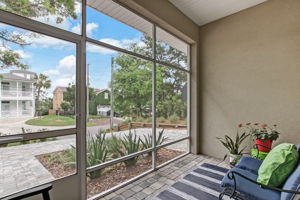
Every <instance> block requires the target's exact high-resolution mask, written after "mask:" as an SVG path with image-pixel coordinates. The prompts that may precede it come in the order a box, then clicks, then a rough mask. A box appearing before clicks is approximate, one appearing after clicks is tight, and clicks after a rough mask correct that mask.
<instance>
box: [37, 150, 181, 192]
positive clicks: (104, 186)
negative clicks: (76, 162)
mask: <svg viewBox="0 0 300 200" xmlns="http://www.w3.org/2000/svg"><path fill="white" fill-rule="evenodd" d="M183 153H184V152H183V151H177V150H172V149H166V148H162V149H159V150H158V152H157V165H161V164H163V163H164V162H166V161H168V160H171V159H172V158H175V157H177V156H179V155H181V154H183ZM52 154H62V151H59V152H54V153H52ZM36 158H37V159H38V160H39V161H40V162H41V163H42V164H43V166H44V167H45V168H46V169H47V170H48V171H49V172H50V173H51V174H52V175H53V176H54V177H55V178H62V177H64V176H67V175H71V174H73V173H75V172H76V170H75V169H74V168H71V167H67V166H64V165H63V163H61V162H53V161H50V160H49V154H44V155H39V156H36ZM151 168H152V158H151V156H149V155H147V154H146V155H143V156H140V157H139V158H138V161H137V163H136V165H133V166H130V167H126V166H125V165H124V163H118V164H116V165H113V166H109V167H107V168H105V169H104V171H103V172H102V175H101V176H100V177H99V178H95V179H90V178H88V181H87V190H88V197H91V196H94V195H96V194H99V193H101V192H103V191H106V190H108V189H110V188H112V187H114V186H116V185H119V184H120V183H123V182H125V181H127V180H129V179H131V178H133V177H135V176H138V175H139V174H142V173H143V172H146V171H148V170H150V169H151Z"/></svg>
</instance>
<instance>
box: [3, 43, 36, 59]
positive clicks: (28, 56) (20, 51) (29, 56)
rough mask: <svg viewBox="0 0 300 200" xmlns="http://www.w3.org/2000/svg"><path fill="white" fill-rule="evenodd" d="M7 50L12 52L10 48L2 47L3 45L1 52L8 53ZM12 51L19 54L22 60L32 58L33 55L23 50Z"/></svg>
mask: <svg viewBox="0 0 300 200" xmlns="http://www.w3.org/2000/svg"><path fill="white" fill-rule="evenodd" d="M6 50H11V48H10V47H9V46H2V45H1V46H0V51H6ZM12 51H13V52H15V53H18V54H19V55H20V56H21V59H24V58H31V57H32V55H31V54H30V53H27V52H25V51H23V50H21V49H18V50H12Z"/></svg>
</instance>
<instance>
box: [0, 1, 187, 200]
mask: <svg viewBox="0 0 300 200" xmlns="http://www.w3.org/2000/svg"><path fill="white" fill-rule="evenodd" d="M114 2H115V3H118V2H116V1H114ZM120 5H121V4H120ZM121 6H123V7H124V5H121ZM125 9H128V8H125ZM130 10H131V9H130ZM131 11H132V10H131ZM132 12H134V11H132ZM134 13H135V12H134ZM135 14H137V15H138V16H140V17H142V18H143V19H145V20H147V21H148V22H150V23H151V24H152V25H153V31H152V38H153V52H152V57H147V56H144V55H142V54H138V53H134V52H131V51H128V50H126V49H122V48H119V47H116V46H113V45H110V44H107V43H104V42H101V41H98V40H94V39H92V38H89V37H87V35H86V0H83V1H82V18H81V19H82V23H81V24H82V28H81V29H82V30H81V35H78V34H75V33H72V32H69V31H66V30H62V29H60V28H57V27H53V26H50V25H47V24H44V23H41V22H38V21H34V20H32V19H29V18H26V17H22V16H19V15H16V14H13V13H9V12H6V11H4V10H0V22H1V23H4V24H8V25H12V26H15V27H18V28H22V29H24V30H28V31H33V32H36V33H40V34H43V35H46V36H50V37H54V38H57V39H61V40H65V41H68V42H71V43H74V44H76V91H77V92H76V109H75V110H76V128H71V129H61V130H53V131H47V132H34V133H28V134H16V135H11V136H2V137H0V144H5V143H10V142H20V141H27V140H33V139H42V138H49V137H58V136H66V135H76V150H77V152H76V153H77V155H76V159H77V173H76V174H78V175H79V183H80V185H79V188H80V198H81V199H86V198H87V188H86V173H89V172H92V171H95V170H99V169H102V168H104V167H107V166H111V165H113V164H116V163H119V162H122V161H124V160H127V159H130V158H132V157H136V156H139V155H142V154H144V153H148V152H152V169H151V170H149V171H147V172H145V173H143V174H141V175H139V176H137V177H134V178H132V179H130V180H128V181H126V182H124V183H122V184H120V185H117V186H115V187H113V188H111V189H109V190H107V191H105V192H103V193H101V194H98V195H96V196H94V197H92V198H90V199H99V198H101V197H102V196H104V195H106V194H108V193H110V192H113V191H115V190H117V189H119V188H120V187H123V186H124V185H127V184H129V183H131V182H133V181H135V180H137V179H139V178H140V177H142V176H145V175H147V174H149V173H151V172H153V171H155V170H157V169H159V168H161V167H163V166H165V165H167V164H169V163H170V162H173V161H174V160H176V159H179V158H181V157H183V156H185V155H187V154H189V153H190V150H191V145H190V143H191V141H190V139H191V137H190V104H191V99H190V85H191V84H190V76H191V71H190V69H191V68H190V45H189V49H188V69H185V68H181V67H178V66H174V65H172V64H170V63H166V62H163V61H159V60H156V27H159V26H158V25H157V24H156V23H154V22H152V21H151V20H149V19H146V18H145V17H143V16H141V15H139V14H138V13H135ZM160 28H162V27H160ZM162 29H163V28H162ZM163 30H164V29H163ZM167 32H168V31H167ZM168 33H170V32H168ZM170 34H171V35H173V34H172V33H170ZM173 36H175V35H173ZM175 37H176V38H178V37H177V36H175ZM178 39H179V38H178ZM179 40H181V39H179ZM87 42H88V43H91V44H93V45H97V46H100V47H105V48H109V49H111V50H114V51H117V52H120V53H124V54H127V55H131V56H134V57H137V58H140V59H143V60H146V61H149V62H152V63H153V68H152V113H153V116H152V139H153V141H154V143H153V146H152V148H149V149H146V150H143V151H139V152H137V153H134V154H131V155H128V156H125V157H121V158H118V159H115V160H113V161H109V162H106V163H102V164H99V165H96V166H92V167H89V168H86V128H87V127H86V123H85V121H86V113H87V109H86V106H82V105H86V104H87V95H86V92H87V88H86V87H87V86H86V76H87V70H86V44H87ZM185 43H186V42H185ZM187 44H188V43H187ZM157 65H163V66H167V67H169V68H172V69H176V70H179V71H182V72H185V73H186V74H187V77H188V80H187V82H188V86H189V87H188V95H187V96H188V105H187V106H188V113H187V122H188V126H187V127H188V128H187V131H188V136H187V137H184V138H181V139H179V140H176V141H172V142H169V143H166V144H163V145H157V144H155V141H156V113H155V112H154V111H155V109H156V103H157V102H156V95H155V94H156V66H157ZM185 140H188V151H187V152H186V153H184V154H182V155H180V156H178V157H175V158H174V159H171V160H169V161H167V162H166V163H164V164H162V165H160V166H156V151H157V150H158V149H160V148H163V147H166V146H169V145H172V144H175V143H179V142H182V141H185ZM64 178H65V177H64Z"/></svg>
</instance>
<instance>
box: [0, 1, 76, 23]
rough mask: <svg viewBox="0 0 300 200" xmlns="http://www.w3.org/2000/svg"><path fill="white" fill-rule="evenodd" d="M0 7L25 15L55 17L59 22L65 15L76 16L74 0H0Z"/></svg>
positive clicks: (74, 17)
mask: <svg viewBox="0 0 300 200" xmlns="http://www.w3.org/2000/svg"><path fill="white" fill-rule="evenodd" d="M0 2H2V4H3V5H0V9H4V10H7V11H9V12H13V13H16V14H19V15H22V16H25V17H30V18H36V17H47V16H48V17H50V16H55V17H56V23H61V22H63V21H64V19H65V18H67V17H72V18H73V19H76V18H77V15H76V12H75V5H76V3H75V2H76V1H75V0H1V1H0Z"/></svg>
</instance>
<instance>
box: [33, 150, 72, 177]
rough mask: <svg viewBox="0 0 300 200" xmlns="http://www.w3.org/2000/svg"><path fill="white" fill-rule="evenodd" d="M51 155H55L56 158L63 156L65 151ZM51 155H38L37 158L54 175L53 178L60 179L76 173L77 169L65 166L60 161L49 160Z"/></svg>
mask: <svg viewBox="0 0 300 200" xmlns="http://www.w3.org/2000/svg"><path fill="white" fill-rule="evenodd" d="M50 154H51V155H54V154H55V156H59V155H63V151H58V152H54V153H50ZM50 154H42V155H38V156H36V158H37V159H38V160H39V161H40V163H41V164H42V165H43V166H44V167H45V168H46V169H47V170H48V171H49V172H50V173H51V174H52V176H54V178H56V179H58V178H62V177H65V176H68V175H71V174H74V173H76V169H75V168H72V167H69V166H65V165H64V164H63V163H61V162H60V161H51V160H50V159H49V155H50Z"/></svg>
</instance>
